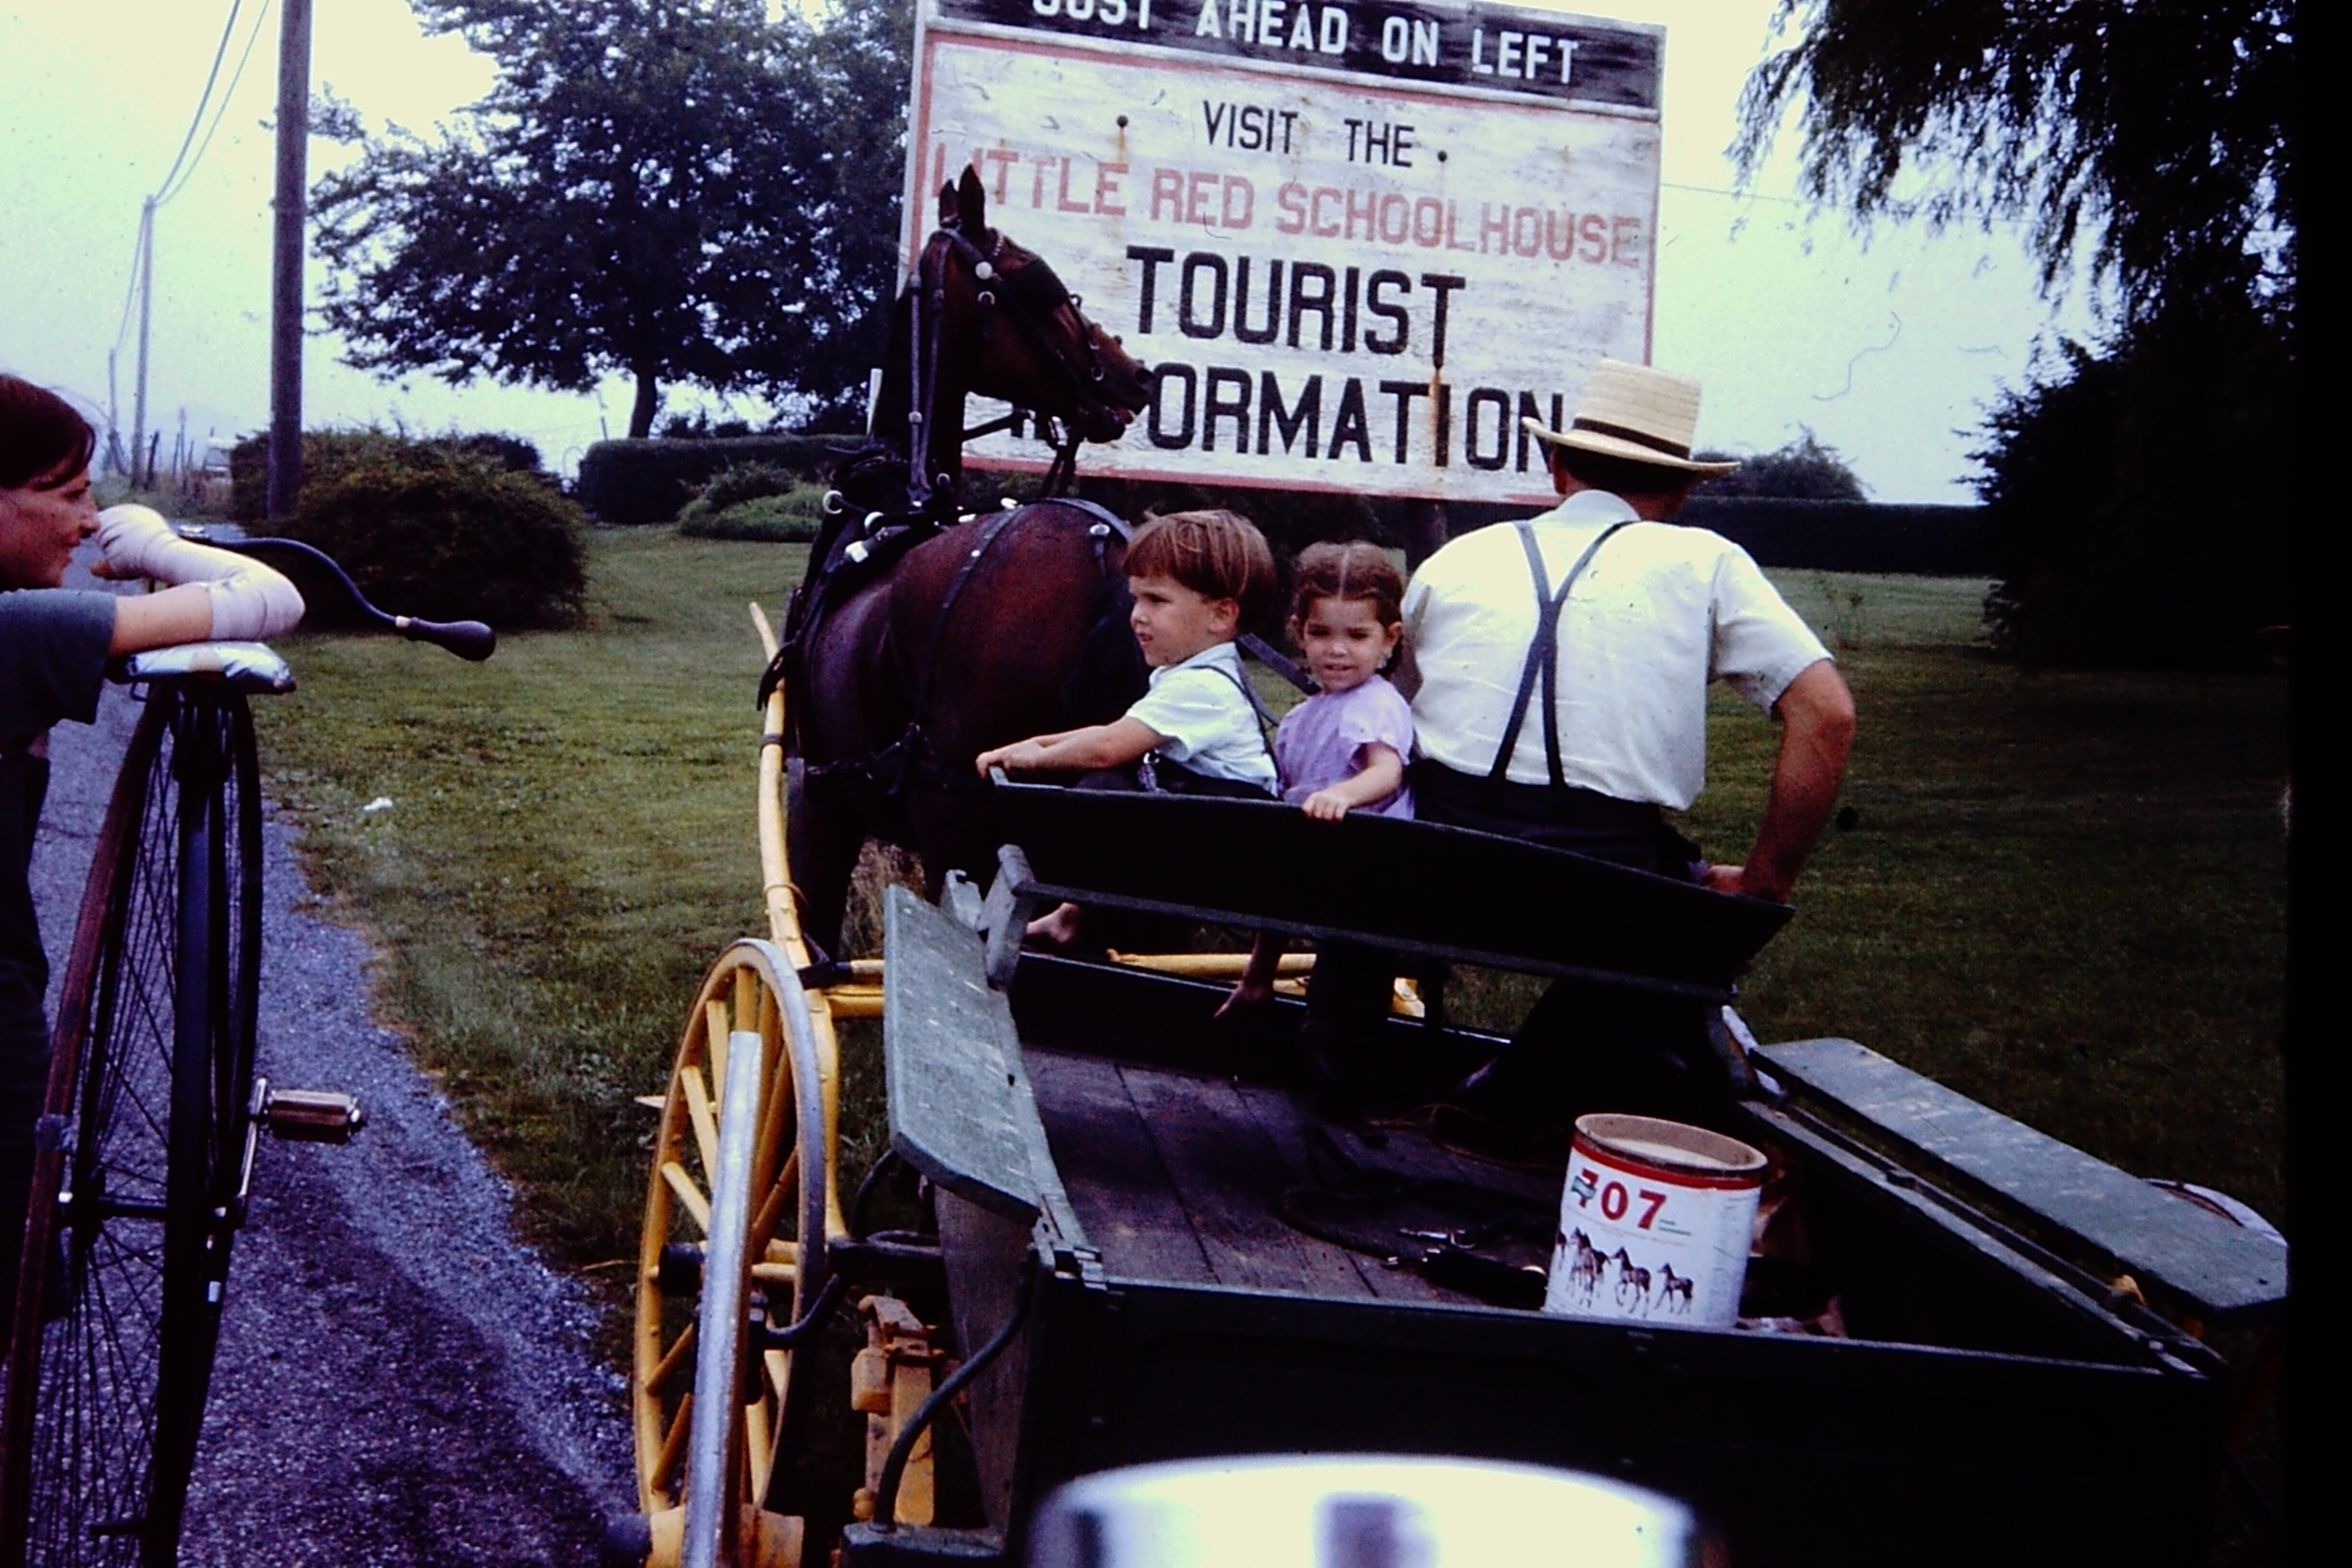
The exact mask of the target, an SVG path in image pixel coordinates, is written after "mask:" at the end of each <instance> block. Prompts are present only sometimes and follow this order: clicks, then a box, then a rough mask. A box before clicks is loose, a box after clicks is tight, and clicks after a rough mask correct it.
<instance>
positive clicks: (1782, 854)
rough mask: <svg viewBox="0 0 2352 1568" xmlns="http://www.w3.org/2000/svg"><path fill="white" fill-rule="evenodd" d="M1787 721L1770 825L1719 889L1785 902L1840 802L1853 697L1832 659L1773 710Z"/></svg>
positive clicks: (1717, 877) (1716, 877)
mask: <svg viewBox="0 0 2352 1568" xmlns="http://www.w3.org/2000/svg"><path fill="white" fill-rule="evenodd" d="M1772 716H1773V717H1774V718H1776V719H1778V720H1780V759H1779V761H1777V762H1776V763H1774V764H1773V767H1772V794H1771V797H1770V798H1769V800H1768V801H1766V803H1765V805H1764V822H1763V826H1760V827H1759V828H1758V829H1757V830H1756V846H1755V847H1754V848H1752V849H1750V850H1749V851H1748V862H1747V864H1746V865H1743V866H1717V867H1714V868H1711V869H1709V870H1708V872H1707V875H1706V885H1707V886H1708V887H1710V888H1713V889H1716V890H1717V891H1718V892H1725V893H1746V894H1748V896H1749V897H1751V898H1758V899H1770V900H1774V901H1775V902H1780V901H1785V900H1787V898H1788V897H1789V889H1790V888H1792V887H1794V886H1796V882H1797V873H1798V872H1800V871H1801V870H1803V869H1804V866H1805V858H1806V857H1807V856H1808V855H1811V853H1812V850H1813V843H1814V841H1815V840H1816V839H1818V838H1820V837H1821V836H1822V825H1823V824H1824V823H1826V822H1828V821H1829V816H1830V812H1831V811H1832V809H1833V808H1834V807H1835V806H1836V805H1837V793H1838V785H1839V784H1841V783H1842V782H1843V780H1844V778H1845V764H1846V759H1847V757H1848V756H1849V755H1850V754H1851V753H1852V752H1853V693H1852V692H1850V691H1848V690H1847V689H1846V685H1845V679H1844V678H1843V677H1842V676H1840V675H1839V674H1838V672H1837V666H1836V665H1834V664H1832V663H1831V662H1830V661H1829V660H1828V659H1825V658H1824V659H1821V660H1818V661H1816V662H1815V663H1812V664H1810V665H1807V666H1806V667H1805V668H1804V669H1803V670H1802V671H1801V673H1800V674H1799V675H1798V677H1797V679H1794V680H1792V681H1790V682H1789V689H1787V690H1785V691H1783V692H1781V693H1780V700H1779V701H1778V702H1776V703H1774V704H1773V705H1772Z"/></svg>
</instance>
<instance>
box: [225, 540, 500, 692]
mask: <svg viewBox="0 0 2352 1568" xmlns="http://www.w3.org/2000/svg"><path fill="white" fill-rule="evenodd" d="M205 542H206V543H208V544H214V545H217V546H219V547H220V548H221V549H223V550H234V551H235V552H237V553H238V554H239V555H250V556H252V557H253V558H254V559H255V560H257V561H260V562H264V563H267V562H268V561H269V559H270V557H272V556H277V557H279V558H280V559H284V558H286V557H293V558H295V559H298V560H301V561H304V562H307V563H309V564H310V565H311V566H314V567H316V568H318V569H319V570H320V571H321V572H323V573H325V574H326V577H327V580H328V581H329V582H330V583H331V584H335V585H336V586H338V587H339V588H340V589H341V592H342V593H343V594H344V595H347V596H348V597H347V601H346V602H347V603H349V604H350V605H351V606H352V608H353V609H356V610H357V611H359V613H360V614H361V615H362V616H365V617H366V618H367V619H368V620H370V621H372V622H373V623H374V624H375V625H377V626H382V627H383V628H384V629H385V630H386V631H393V632H398V633H399V634H400V635H401V636H402V637H406V638H408V639H409V641H411V642H429V643H431V644H432V645H433V646H434V647H440V648H446V649H447V650H448V651H449V652H451V653H454V654H456V655H457V657H458V658H462V659H467V660H469V661H471V662H472V663H475V664H479V663H481V661H482V660H484V659H486V658H489V657H490V655H492V654H494V653H496V652H497V651H498V649H499V634H498V633H497V632H496V631H494V630H493V629H491V628H490V627H488V626H484V625H483V624H482V623H481V622H479V621H425V620H419V619H417V618H416V617H415V616H395V615H392V614H390V613H388V612H386V611H383V610H379V609H377V608H376V607H375V606H374V605H372V604H370V603H369V602H368V597H367V595H365V594H362V593H361V592H360V586H359V584H356V583H354V582H352V579H351V574H349V573H347V572H345V571H344V570H343V569H342V568H341V566H338V565H336V564H335V560H334V557H332V556H331V555H329V554H328V553H327V552H325V551H323V550H320V549H318V548H317V547H316V546H313V545H309V544H305V543H303V542H301V541H300V540H299V539H207V540H206V541H205Z"/></svg>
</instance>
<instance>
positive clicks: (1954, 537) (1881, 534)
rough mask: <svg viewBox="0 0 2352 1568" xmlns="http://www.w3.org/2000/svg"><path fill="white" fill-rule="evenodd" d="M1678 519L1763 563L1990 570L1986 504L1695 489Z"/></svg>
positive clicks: (1819, 568)
mask: <svg viewBox="0 0 2352 1568" xmlns="http://www.w3.org/2000/svg"><path fill="white" fill-rule="evenodd" d="M1675 521H1677V522H1687V523H1690V524H1693V525H1694V526H1696V527H1699V528H1711V529H1713V530H1714V531H1716V532H1717V533H1720V534H1722V535H1723V536H1724V537H1725V538H1726V539H1728V540H1730V541H1732V542H1734V543H1736V544H1738V546H1739V547H1740V548H1741V549H1743V550H1745V551H1747V552H1748V554H1750V555H1752V556H1754V557H1755V558H1756V563H1757V564H1758V565H1759V566H1801V567H1807V568H1810V569H1811V570H1813V571H1816V572H1904V573H1910V574H1916V575H1918V576H1922V577H1990V576H1991V575H1992V570H1993V568H1992V555H1991V551H1990V543H1989V541H1988V540H1987V537H1986V534H1985V518H1984V508H1982V507H1980V506H1933V505H1927V504H1925V503H1909V502H1890V501H1861V500H1791V499H1789V498H1786V497H1777V496H1724V497H1710V496H1705V495H1698V496H1693V497H1692V498H1691V500H1690V501H1689V504H1687V505H1686V506H1685V507H1684V508H1683V510H1682V512H1681V513H1680V515H1678V516H1677V517H1676V518H1675Z"/></svg>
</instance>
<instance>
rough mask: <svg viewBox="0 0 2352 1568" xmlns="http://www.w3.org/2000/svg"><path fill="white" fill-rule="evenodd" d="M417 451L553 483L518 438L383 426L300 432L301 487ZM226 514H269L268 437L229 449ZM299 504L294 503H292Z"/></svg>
mask: <svg viewBox="0 0 2352 1568" xmlns="http://www.w3.org/2000/svg"><path fill="white" fill-rule="evenodd" d="M419 452H432V453H436V454H438V455H439V456H441V457H445V458H463V459H467V460H469V461H472V462H476V463H479V464H484V465H487V466H488V467H490V468H498V469H499V470H501V471H504V472H507V473H514V474H529V475H532V476H534V477H536V478H537V479H539V481H540V482H541V484H544V485H548V486H550V487H553V486H554V485H555V482H556V480H555V476H554V475H552V474H551V473H549V472H548V471H547V469H546V467H545V465H544V464H542V463H541V460H540V456H539V448H538V447H535V446H533V445H531V443H530V442H529V441H526V440H524V439H523V438H522V437H520V436H504V435H499V434H497V433H495V432H484V433H482V434H479V435H473V436H458V435H447V436H426V437H407V436H398V435H394V434H393V433H391V432H389V431H384V430H305V431H303V432H302V489H303V490H304V492H305V494H306V495H307V493H308V492H309V491H310V489H312V488H313V487H314V486H319V485H324V484H329V483H331V482H332V481H334V480H335V479H340V478H341V477H342V476H343V475H345V474H347V473H349V472H351V471H352V469H353V468H358V467H360V466H361V465H362V464H363V463H368V462H373V461H377V460H380V459H390V460H393V461H402V460H404V459H406V458H408V457H410V456H412V455H414V454H415V453H419ZM228 475H229V503H228V514H229V516H230V517H231V518H232V519H234V520H235V521H238V522H241V523H244V524H246V525H247V526H248V527H250V526H253V525H255V524H257V523H262V522H266V521H268V516H269V436H268V432H267V431H263V432H261V433H259V434H257V435H252V436H247V437H246V438H245V439H244V440H242V441H239V442H238V443H237V444H236V446H235V447H231V448H230V449H229V455H228ZM297 504H298V505H299V502H298V503H297Z"/></svg>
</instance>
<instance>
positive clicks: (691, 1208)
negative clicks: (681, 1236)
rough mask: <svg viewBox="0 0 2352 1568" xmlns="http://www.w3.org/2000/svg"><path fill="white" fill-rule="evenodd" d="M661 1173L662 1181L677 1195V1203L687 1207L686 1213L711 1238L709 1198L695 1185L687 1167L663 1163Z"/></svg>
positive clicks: (674, 1163) (673, 1161)
mask: <svg viewBox="0 0 2352 1568" xmlns="http://www.w3.org/2000/svg"><path fill="white" fill-rule="evenodd" d="M661 1173H662V1180H663V1181H665V1182H667V1183H668V1184H669V1190H670V1191H671V1192H673V1193H675V1194H677V1201H678V1202H679V1203H680V1204H682V1205H685V1208H686V1212H687V1213H688V1214H689V1215H693V1216H694V1223H695V1224H696V1225H697V1226H699V1227H700V1228H701V1231H702V1234H703V1235H705V1236H709V1234H710V1200H709V1198H708V1197H707V1196H705V1195H704V1194H703V1191H702V1189H701V1188H700V1187H698V1186H696V1185H695V1184H694V1178H693V1177H692V1176H689V1175H688V1174H687V1173H686V1167H685V1166H683V1165H681V1164H679V1163H677V1161H675V1160H665V1161H663V1162H662V1168H661Z"/></svg>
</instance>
